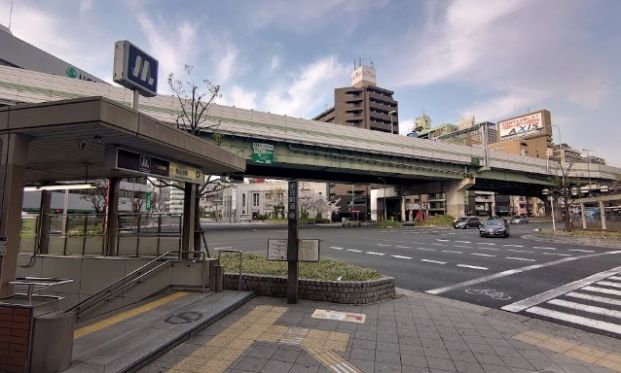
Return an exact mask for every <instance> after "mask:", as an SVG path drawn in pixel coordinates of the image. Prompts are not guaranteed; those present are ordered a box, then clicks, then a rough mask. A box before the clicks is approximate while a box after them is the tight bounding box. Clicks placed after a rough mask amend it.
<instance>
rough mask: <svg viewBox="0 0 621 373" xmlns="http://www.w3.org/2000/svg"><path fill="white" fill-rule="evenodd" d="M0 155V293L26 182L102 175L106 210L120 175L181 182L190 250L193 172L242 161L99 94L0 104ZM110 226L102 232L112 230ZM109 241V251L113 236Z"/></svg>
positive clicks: (14, 249) (15, 243) (198, 175)
mask: <svg viewBox="0 0 621 373" xmlns="http://www.w3.org/2000/svg"><path fill="white" fill-rule="evenodd" d="M0 155H1V162H0V197H1V205H0V298H6V297H9V296H11V295H12V294H13V289H12V286H11V285H10V284H9V282H11V281H13V280H14V279H15V275H16V267H17V256H18V251H19V237H20V226H21V209H22V200H23V190H24V187H25V186H27V185H30V186H32V185H35V186H36V185H49V184H54V183H57V182H60V181H88V179H91V180H92V179H101V178H108V179H110V180H111V183H110V185H111V187H110V188H109V192H108V199H109V205H110V208H109V209H108V211H107V214H108V215H110V216H114V214H115V213H116V209H117V208H118V206H117V205H118V203H116V204H115V203H114V202H115V201H118V185H119V182H118V181H119V180H120V179H121V178H123V177H131V176H134V177H135V176H152V177H160V178H165V179H170V180H174V181H178V182H183V183H185V203H184V214H183V218H184V223H183V226H184V228H183V237H182V242H183V243H184V244H183V245H182V248H185V249H186V250H188V249H189V247H191V246H192V245H191V240H192V239H193V236H194V224H193V223H194V209H193V207H194V201H195V199H196V198H197V196H196V191H197V182H199V179H202V175H204V174H225V173H229V172H240V171H244V170H245V164H246V163H245V160H244V159H243V158H242V157H239V156H237V155H235V154H233V153H230V152H228V151H225V150H223V149H221V148H219V147H218V146H217V145H215V144H213V143H210V142H208V141H206V140H204V139H201V138H199V137H196V136H193V135H191V134H188V133H187V132H185V131H182V130H179V129H177V128H175V127H173V126H171V125H170V124H165V123H161V122H158V121H157V120H155V119H153V118H151V117H149V116H148V115H145V114H142V113H139V112H138V111H135V110H132V109H130V108H128V107H126V106H124V105H122V104H120V103H118V102H114V101H112V100H109V99H106V98H102V97H88V98H79V99H72V100H63V101H54V102H46V103H41V104H28V105H17V106H12V107H5V108H0ZM85 179H86V180H85ZM188 202H190V203H188ZM107 220H108V221H109V222H114V221H115V219H110V218H108V219H107ZM111 225H113V224H110V225H108V226H106V230H107V232H106V234H114V230H115V229H114V227H112V226H111ZM107 245H111V246H110V247H108V248H107V253H109V254H111V253H113V252H114V248H113V245H114V240H113V239H111V240H107Z"/></svg>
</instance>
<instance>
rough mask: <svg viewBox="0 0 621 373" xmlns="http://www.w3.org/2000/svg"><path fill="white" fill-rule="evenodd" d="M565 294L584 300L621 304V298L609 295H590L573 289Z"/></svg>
mask: <svg viewBox="0 0 621 373" xmlns="http://www.w3.org/2000/svg"><path fill="white" fill-rule="evenodd" d="M565 296H566V297H572V298H578V299H584V300H588V301H592V302H600V303H607V304H612V305H615V306H621V300H618V299H612V298H608V297H600V296H599V295H590V294H584V293H578V292H575V291H572V292H570V293H567V294H565Z"/></svg>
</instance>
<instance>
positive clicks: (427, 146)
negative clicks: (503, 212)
mask: <svg viewBox="0 0 621 373" xmlns="http://www.w3.org/2000/svg"><path fill="white" fill-rule="evenodd" d="M85 96H103V97H107V98H109V99H112V100H115V101H118V102H121V103H124V104H126V105H128V106H130V105H131V101H132V93H131V92H130V91H129V90H127V89H125V88H121V87H115V86H111V85H107V84H101V83H93V82H83V81H79V80H74V79H69V78H65V77H61V76H53V75H48V74H43V73H38V72H33V71H27V70H22V69H16V68H11V67H4V66H0V103H3V104H6V105H12V104H16V103H39V102H45V101H55V100H62V99H68V98H77V97H85ZM139 110H140V111H141V112H144V113H146V114H148V115H150V116H152V117H154V118H157V119H159V120H161V121H163V122H168V123H172V124H174V123H175V120H176V118H177V116H178V113H179V104H178V101H177V98H176V97H173V96H167V95H158V96H156V97H152V98H145V97H141V98H140V105H139ZM215 123H220V124H219V132H220V133H222V134H224V135H225V136H224V140H223V142H222V144H221V146H222V147H223V148H224V149H227V150H229V151H231V152H232V153H235V154H237V155H239V156H242V157H244V158H245V159H246V170H245V172H244V173H243V174H244V175H248V176H249V175H255V176H268V177H286V178H290V177H298V178H302V179H311V180H312V179H315V180H334V181H346V182H347V181H350V182H372V183H386V184H398V185H403V186H405V190H408V191H411V192H431V191H440V190H438V189H437V188H441V190H442V191H445V192H448V193H447V194H450V195H454V196H455V197H454V198H455V200H454V201H452V203H451V201H450V200H453V198H452V197H449V196H447V204H449V205H451V204H456V205H463V202H461V203H460V202H459V199H460V195H461V196H463V193H459V192H460V191H463V190H465V189H470V188H472V189H476V190H488V191H496V192H500V193H507V194H516V195H529V196H537V195H540V194H541V191H542V189H543V188H545V187H546V186H549V185H550V180H551V176H554V175H555V174H558V172H559V171H558V169H559V165H558V163H556V162H554V161H550V162H548V161H546V160H545V159H537V158H531V157H524V156H515V155H509V154H505V153H502V152H496V151H489V154H488V160H489V161H488V164H487V165H484V161H483V159H484V155H483V150H482V149H480V148H473V147H467V146H461V145H455V144H449V143H443V142H435V141H430V140H424V139H417V138H411V137H405V136H397V135H393V134H388V133H382V132H377V131H370V130H365V129H360V128H355V127H348V126H341V125H335V124H329V123H324V122H318V121H312V120H307V119H302V118H294V117H289V116H286V115H276V114H270V113H264V112H259V111H254V110H246V109H240V108H235V107H228V106H222V105H214V106H212V107H211V108H210V110H209V112H208V114H207V115H206V120H205V125H213V124H215ZM205 136H207V137H208V136H210V134H209V133H205ZM104 141H105V139H104ZM254 143H261V144H269V145H272V146H273V147H274V148H273V156H272V157H273V161H272V162H271V163H270V164H260V163H256V162H253V160H252V155H253V144H254ZM565 166H567V165H565ZM620 175H621V169H619V168H616V167H611V166H606V165H599V164H591V165H590V167H589V165H587V164H586V163H584V164H583V163H579V164H573V165H572V167H571V171H570V175H569V176H572V177H581V178H584V179H585V180H586V179H587V178H588V177H589V176H590V178H591V180H593V181H594V182H610V181H612V180H618V178H619V176H620ZM453 192H455V193H453ZM462 201H463V198H462Z"/></svg>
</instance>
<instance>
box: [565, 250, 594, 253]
mask: <svg viewBox="0 0 621 373" xmlns="http://www.w3.org/2000/svg"><path fill="white" fill-rule="evenodd" d="M567 251H573V252H576V253H594V252H595V250H586V249H569V250H567Z"/></svg>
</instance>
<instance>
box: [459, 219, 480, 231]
mask: <svg viewBox="0 0 621 373" xmlns="http://www.w3.org/2000/svg"><path fill="white" fill-rule="evenodd" d="M479 224H481V221H480V220H479V218H477V217H476V216H464V217H461V218H459V219H455V220H454V221H453V228H455V229H467V228H477V227H478V226H479Z"/></svg>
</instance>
